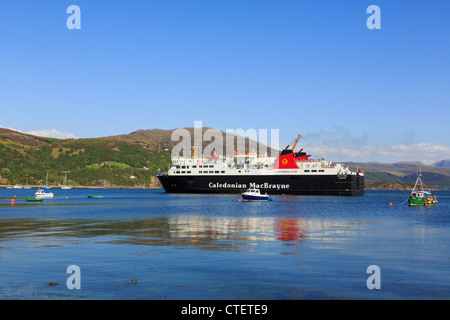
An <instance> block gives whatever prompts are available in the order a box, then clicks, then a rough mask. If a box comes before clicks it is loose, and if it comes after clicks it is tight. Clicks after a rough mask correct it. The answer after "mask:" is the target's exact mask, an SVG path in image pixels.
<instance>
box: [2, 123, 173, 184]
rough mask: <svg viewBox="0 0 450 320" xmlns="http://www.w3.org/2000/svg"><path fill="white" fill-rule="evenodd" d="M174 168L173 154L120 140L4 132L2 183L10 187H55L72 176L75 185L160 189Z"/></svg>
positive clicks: (70, 179)
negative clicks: (161, 176) (161, 177)
mask: <svg viewBox="0 0 450 320" xmlns="http://www.w3.org/2000/svg"><path fill="white" fill-rule="evenodd" d="M170 165H171V161H170V151H168V150H165V149H161V148H158V147H155V146H150V145H146V144H143V143H135V142H128V141H124V140H117V139H107V138H92V139H76V140H74V139H67V140H60V139H51V138H41V137H36V136H32V135H27V134H23V133H20V132H16V131H13V130H8V129H2V128H0V170H1V171H0V176H1V177H0V178H1V179H2V180H1V182H3V183H5V181H8V182H9V183H10V184H25V183H27V182H28V184H31V185H41V184H45V181H46V176H47V174H48V181H49V184H51V185H53V186H57V185H58V184H60V183H61V182H62V180H63V177H64V174H63V172H65V171H69V174H68V178H69V183H70V184H71V185H73V186H77V185H82V186H95V185H101V186H128V187H148V186H151V185H156V184H157V181H156V179H155V177H154V176H155V172H157V171H158V170H161V171H166V170H167V169H168V168H169V167H170Z"/></svg>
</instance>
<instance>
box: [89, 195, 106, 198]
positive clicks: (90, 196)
mask: <svg viewBox="0 0 450 320" xmlns="http://www.w3.org/2000/svg"><path fill="white" fill-rule="evenodd" d="M88 198H91V199H103V196H93V195H88Z"/></svg>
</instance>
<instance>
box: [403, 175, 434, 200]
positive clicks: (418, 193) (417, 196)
mask: <svg viewBox="0 0 450 320" xmlns="http://www.w3.org/2000/svg"><path fill="white" fill-rule="evenodd" d="M420 176H421V174H418V175H417V180H416V183H415V184H414V188H413V190H412V191H411V194H410V195H409V198H408V202H409V205H410V206H426V207H428V206H435V205H436V203H437V200H436V196H431V192H430V191H426V190H424V188H423V183H422V179H421V178H420ZM416 188H417V190H416Z"/></svg>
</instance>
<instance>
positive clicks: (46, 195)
mask: <svg viewBox="0 0 450 320" xmlns="http://www.w3.org/2000/svg"><path fill="white" fill-rule="evenodd" d="M35 196H36V198H45V199H48V198H53V192H48V191H45V190H43V189H41V188H39V190H38V191H36V193H35Z"/></svg>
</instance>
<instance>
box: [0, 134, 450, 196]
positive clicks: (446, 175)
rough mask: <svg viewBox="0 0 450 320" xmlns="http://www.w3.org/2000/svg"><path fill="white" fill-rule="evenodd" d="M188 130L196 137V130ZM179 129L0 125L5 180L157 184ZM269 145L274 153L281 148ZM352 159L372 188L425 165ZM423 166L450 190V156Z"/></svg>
mask: <svg viewBox="0 0 450 320" xmlns="http://www.w3.org/2000/svg"><path fill="white" fill-rule="evenodd" d="M185 129H186V130H187V131H188V132H189V133H190V134H191V138H192V140H191V141H192V142H193V137H194V134H193V133H194V129H193V128H185ZM208 129H211V128H203V133H204V132H205V131H206V130H208ZM173 131H174V130H161V129H152V130H138V131H135V132H132V133H130V134H123V135H117V136H109V137H100V138H88V139H55V138H43V137H38V136H33V135H30V134H24V133H21V132H18V131H14V130H9V129H4V128H0V184H8V183H10V184H25V183H26V182H28V183H29V184H36V185H37V184H42V182H43V180H44V179H45V176H46V174H47V173H48V174H49V183H52V184H54V185H57V184H58V183H59V182H60V181H62V172H63V171H70V173H69V178H70V179H71V183H72V185H85V186H94V185H100V186H128V187H130V186H134V187H148V186H149V185H157V180H156V179H155V178H154V174H155V172H157V171H166V170H167V169H168V168H169V167H170V166H171V160H170V151H171V150H172V148H173V147H174V146H175V145H176V144H178V141H172V140H171V136H172V132H173ZM218 132H221V131H218ZM222 133H223V132H222ZM224 136H225V135H224ZM235 139H236V140H235V141H237V144H238V143H241V144H242V143H243V142H242V141H245V145H246V146H247V147H248V145H249V141H250V140H249V139H248V138H245V139H244V140H241V139H237V136H236V137H235ZM210 143H211V142H207V143H205V144H204V147H205V146H206V145H208V144H210ZM237 144H236V147H237ZM223 145H224V146H225V138H224V140H223ZM258 145H261V144H258ZM267 149H268V153H269V154H270V152H271V151H272V155H275V154H276V152H277V150H270V149H269V148H267ZM246 151H252V150H248V148H246ZM255 151H256V150H255ZM346 164H347V165H348V166H349V167H350V168H352V169H353V170H356V169H357V168H359V169H360V170H361V171H363V172H364V173H365V177H366V181H368V183H367V186H368V187H369V186H370V185H377V188H386V189H392V188H393V186H403V187H405V185H410V184H411V183H414V181H415V180H416V177H417V172H418V167H419V163H418V162H398V163H379V162H366V163H359V162H347V163H346ZM420 167H421V172H422V180H423V182H424V183H425V184H427V185H428V186H431V187H435V188H437V189H450V160H442V161H439V162H437V163H435V164H433V165H430V166H426V165H421V166H420ZM396 188H397V187H396Z"/></svg>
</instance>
